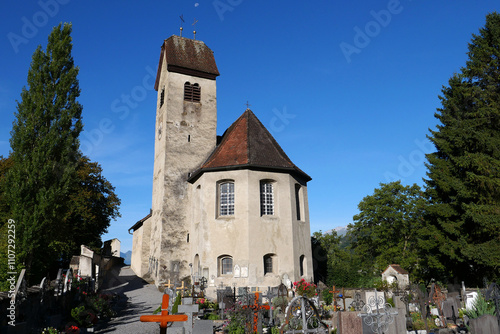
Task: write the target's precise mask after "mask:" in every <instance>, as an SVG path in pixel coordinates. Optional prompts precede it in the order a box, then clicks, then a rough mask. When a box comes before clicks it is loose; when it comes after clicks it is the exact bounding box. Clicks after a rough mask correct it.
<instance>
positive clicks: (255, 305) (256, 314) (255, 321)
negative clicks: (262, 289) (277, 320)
mask: <svg viewBox="0 0 500 334" xmlns="http://www.w3.org/2000/svg"><path fill="white" fill-rule="evenodd" d="M259 295H260V294H259V293H258V292H257V293H255V301H254V303H253V305H244V306H243V308H248V309H251V310H252V311H253V332H254V333H257V331H258V324H259V312H260V311H261V310H269V309H270V308H271V307H270V306H269V305H259Z"/></svg>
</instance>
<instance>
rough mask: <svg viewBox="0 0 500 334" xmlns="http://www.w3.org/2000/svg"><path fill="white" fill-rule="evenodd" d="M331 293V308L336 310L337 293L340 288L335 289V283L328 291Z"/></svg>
mask: <svg viewBox="0 0 500 334" xmlns="http://www.w3.org/2000/svg"><path fill="white" fill-rule="evenodd" d="M329 292H331V293H332V294H333V310H334V311H337V309H338V306H337V293H339V292H340V290H335V285H334V286H333V289H332V291H329Z"/></svg>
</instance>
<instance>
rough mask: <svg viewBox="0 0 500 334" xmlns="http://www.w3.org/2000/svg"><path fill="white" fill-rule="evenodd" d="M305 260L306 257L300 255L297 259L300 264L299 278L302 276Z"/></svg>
mask: <svg viewBox="0 0 500 334" xmlns="http://www.w3.org/2000/svg"><path fill="white" fill-rule="evenodd" d="M305 260H306V257H305V256H304V255H301V256H300V258H299V264H300V276H304V273H305V271H304V267H305Z"/></svg>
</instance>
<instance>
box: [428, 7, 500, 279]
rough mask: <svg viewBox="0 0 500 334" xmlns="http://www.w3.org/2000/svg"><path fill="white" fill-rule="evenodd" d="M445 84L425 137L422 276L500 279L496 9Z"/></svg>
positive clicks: (499, 39) (499, 19)
mask: <svg viewBox="0 0 500 334" xmlns="http://www.w3.org/2000/svg"><path fill="white" fill-rule="evenodd" d="M448 85H449V86H447V87H443V89H442V94H443V95H442V96H440V99H441V104H442V108H440V109H437V113H435V117H436V118H437V119H438V120H439V121H440V123H441V124H439V125H438V126H437V129H436V130H431V131H430V132H431V135H430V136H429V139H430V140H431V141H432V142H433V143H434V145H435V146H436V152H435V153H431V154H428V155H427V159H428V164H427V167H428V169H429V170H428V173H427V177H428V179H427V180H425V182H426V185H427V189H426V193H427V196H428V199H429V203H430V206H429V209H428V215H427V217H426V221H428V223H429V224H428V226H427V227H426V231H427V234H428V235H427V238H426V239H425V247H426V248H427V249H428V250H429V252H428V256H427V259H426V261H427V266H428V267H429V272H428V273H427V275H429V277H434V278H437V279H442V280H444V279H449V280H452V279H456V280H465V281H466V282H469V284H474V283H478V284H479V283H480V282H481V280H482V278H483V277H484V276H487V277H490V278H492V279H499V278H500V273H499V269H500V210H499V208H500V132H499V129H500V14H498V13H491V14H488V15H487V16H486V24H485V27H484V28H482V29H480V31H479V34H478V35H473V37H472V40H471V42H470V43H469V52H468V60H467V62H466V66H465V67H464V68H462V69H461V72H460V73H457V74H455V75H453V76H452V77H451V79H450V80H449V82H448Z"/></svg>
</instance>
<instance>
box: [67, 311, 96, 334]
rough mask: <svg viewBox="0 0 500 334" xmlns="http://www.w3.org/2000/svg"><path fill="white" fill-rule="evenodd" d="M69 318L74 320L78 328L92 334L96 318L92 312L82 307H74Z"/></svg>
mask: <svg viewBox="0 0 500 334" xmlns="http://www.w3.org/2000/svg"><path fill="white" fill-rule="evenodd" d="M71 316H72V317H73V319H75V321H76V323H77V324H78V325H80V328H83V329H85V332H90V333H92V332H93V331H94V330H93V326H94V325H95V324H96V323H97V320H98V318H97V316H96V314H95V313H94V312H93V311H92V310H88V309H86V308H85V306H84V305H81V306H78V307H75V308H74V309H72V310H71Z"/></svg>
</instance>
